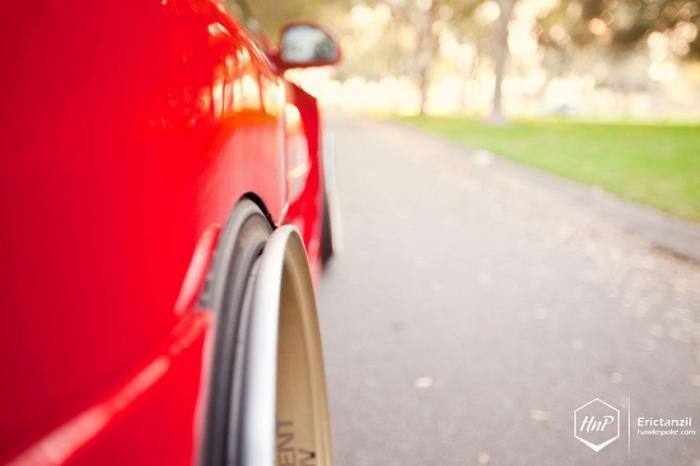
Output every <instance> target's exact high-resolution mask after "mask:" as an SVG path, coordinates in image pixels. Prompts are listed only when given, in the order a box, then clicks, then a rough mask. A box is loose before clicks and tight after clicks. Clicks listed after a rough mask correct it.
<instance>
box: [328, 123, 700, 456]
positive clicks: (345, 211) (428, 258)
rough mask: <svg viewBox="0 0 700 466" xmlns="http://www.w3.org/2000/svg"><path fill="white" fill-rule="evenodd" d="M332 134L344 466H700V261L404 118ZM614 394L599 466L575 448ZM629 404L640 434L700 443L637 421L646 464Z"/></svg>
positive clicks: (335, 339) (335, 317) (335, 403)
mask: <svg viewBox="0 0 700 466" xmlns="http://www.w3.org/2000/svg"><path fill="white" fill-rule="evenodd" d="M330 131H331V132H332V135H333V147H335V159H336V172H337V173H336V178H337V183H338V191H339V192H338V194H339V201H340V206H341V209H342V220H343V236H344V246H345V251H344V254H343V255H342V256H340V257H338V258H337V259H336V260H335V262H334V263H333V264H332V266H331V268H330V270H328V271H327V273H326V274H325V276H324V278H323V280H322V284H321V288H320V295H319V304H320V309H321V312H322V315H321V325H322V331H323V338H324V344H325V349H326V354H325V356H326V364H327V372H328V383H329V391H330V404H331V414H332V416H333V436H334V441H335V456H336V462H337V464H338V465H339V466H345V465H348V466H353V465H376V466H390V465H401V466H406V465H439V466H449V465H472V464H473V465H478V464H490V465H536V466H545V465H552V466H564V465H589V464H591V465H592V464H618V465H623V464H634V465H663V466H683V465H698V464H700V367H699V365H700V359H698V354H699V353H698V342H699V341H700V329H699V327H698V324H697V322H698V312H699V311H700V272H699V268H698V265H697V264H693V263H692V262H689V261H685V260H683V259H681V258H678V257H674V256H673V255H670V254H666V253H664V252H663V251H660V250H658V249H657V248H654V247H653V246H652V245H651V244H650V243H649V242H648V241H647V240H645V239H644V238H642V237H640V236H638V235H634V234H630V233H628V232H625V231H623V230H621V229H620V228H618V227H617V226H616V223H615V222H614V221H612V220H613V219H610V218H605V217H604V216H602V215H601V214H600V212H597V211H596V209H588V208H587V207H586V203H585V202H581V199H584V200H586V199H593V201H594V200H595V197H596V193H595V192H593V193H591V192H590V190H589V189H588V188H580V189H579V188H578V187H577V186H573V187H572V185H570V184H568V183H567V182H564V181H560V180H556V179H553V180H550V181H551V182H547V183H538V182H537V180H538V179H541V175H539V174H537V175H533V173H532V171H531V170H530V169H527V168H522V169H521V168H517V167H515V168H514V167H513V166H512V165H508V164H507V163H506V165H505V167H506V168H504V165H503V162H499V161H496V162H495V163H494V160H493V159H492V157H491V156H489V155H488V154H486V153H483V152H478V151H477V152H474V151H471V152H470V151H467V150H463V149H459V148H456V147H455V146H452V145H450V144H448V143H443V142H441V141H440V140H438V139H436V138H434V137H431V136H426V135H425V134H423V133H420V132H416V131H413V130H410V129H408V128H405V127H402V126H399V125H397V124H393V123H373V122H363V121H359V120H351V119H342V118H341V119H336V120H334V121H332V122H331V123H330ZM558 186H560V187H561V189H559V188H558ZM572 189H573V190H574V191H576V190H578V191H580V194H581V195H580V196H574V197H577V202H574V200H572V196H571V195H570V191H571V190H572ZM566 192H568V194H566ZM596 397H600V398H601V399H603V400H605V401H606V402H608V403H610V404H611V405H613V406H614V407H616V408H618V409H620V415H621V417H620V430H621V437H620V438H619V439H618V440H616V441H615V442H613V443H612V444H610V445H609V446H607V447H606V448H604V449H603V450H602V451H600V452H598V453H596V452H594V451H592V450H591V449H589V448H588V447H586V446H585V445H583V444H582V443H579V442H578V441H577V440H576V439H574V437H573V410H574V409H575V408H576V407H578V406H580V405H582V404H583V403H585V402H587V401H589V400H591V399H593V398H596ZM630 398H631V419H632V422H633V423H635V422H636V417H637V416H656V417H667V418H669V417H686V416H693V422H694V425H693V428H696V429H697V431H698V433H697V434H696V435H695V436H686V437H680V436H678V437H664V438H661V437H642V436H639V435H637V434H635V430H636V427H635V426H632V429H631V430H632V436H631V437H630V438H629V441H630V451H631V456H630V457H628V436H627V416H628V407H629V406H630Z"/></svg>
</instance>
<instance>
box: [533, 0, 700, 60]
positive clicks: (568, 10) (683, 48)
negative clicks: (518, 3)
mask: <svg viewBox="0 0 700 466" xmlns="http://www.w3.org/2000/svg"><path fill="white" fill-rule="evenodd" d="M540 24H541V26H542V34H541V35H540V42H541V43H542V44H543V45H545V46H548V47H553V48H560V49H561V48H565V47H566V46H567V45H569V44H572V45H574V46H576V47H577V48H579V49H580V48H584V47H593V46H599V47H600V48H603V49H605V50H607V51H608V52H609V53H611V54H618V55H619V54H625V53H628V52H630V51H632V50H634V49H635V48H636V47H638V46H639V45H640V44H641V43H642V42H643V41H645V40H647V39H648V38H649V36H650V34H651V33H653V32H659V33H662V34H665V35H667V36H668V37H669V39H670V43H669V49H670V52H671V53H672V54H673V55H675V56H676V57H677V58H679V59H698V58H700V35H699V34H698V30H699V29H700V2H698V0H560V1H559V2H558V5H557V6H556V7H555V8H553V9H552V10H551V11H550V12H549V14H547V15H545V16H544V17H542V18H541V20H540Z"/></svg>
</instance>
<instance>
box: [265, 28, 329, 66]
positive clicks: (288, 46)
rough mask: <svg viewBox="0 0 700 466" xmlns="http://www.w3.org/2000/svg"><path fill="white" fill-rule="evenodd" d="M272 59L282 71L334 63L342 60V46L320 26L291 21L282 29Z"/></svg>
mask: <svg viewBox="0 0 700 466" xmlns="http://www.w3.org/2000/svg"><path fill="white" fill-rule="evenodd" d="M272 60H273V61H274V62H275V64H276V65H277V67H278V68H279V69H280V70H282V71H284V70H288V69H290V68H309V67H312V66H326V65H333V64H335V63H338V61H340V46H339V45H338V43H337V42H336V40H335V39H334V38H333V36H332V35H331V34H330V33H329V32H327V31H326V30H325V29H323V28H321V27H320V26H317V25H315V24H312V23H291V24H288V25H287V26H285V27H284V28H283V29H282V32H281V34H280V46H279V50H278V51H276V52H275V53H273V55H272Z"/></svg>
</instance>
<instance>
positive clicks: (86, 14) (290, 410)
mask: <svg viewBox="0 0 700 466" xmlns="http://www.w3.org/2000/svg"><path fill="white" fill-rule="evenodd" d="M228 3H231V2H228ZM233 3H234V4H233V5H230V7H229V8H230V10H229V9H227V8H225V7H224V6H223V4H222V3H221V2H220V1H218V0H120V1H83V2H59V1H55V0H37V1H34V2H25V1H19V0H10V1H8V2H3V5H2V6H0V11H1V13H0V18H2V19H1V20H0V22H1V26H2V28H1V29H0V31H1V32H0V34H2V43H3V46H2V47H0V59H1V62H2V64H3V72H2V74H1V77H0V89H1V90H2V102H1V103H0V108H2V111H1V113H0V115H1V123H2V129H1V130H0V131H1V132H2V136H1V137H0V148H1V149H2V156H1V159H0V160H1V161H2V162H1V167H0V189H1V190H2V195H1V196H0V212H1V213H2V222H3V224H2V225H3V226H2V228H1V229H0V264H1V267H2V269H1V270H2V275H1V276H2V281H3V286H2V293H1V294H0V296H1V297H0V299H1V305H2V320H1V322H0V341H1V344H2V355H1V356H0V361H1V365H0V380H1V381H2V382H1V383H0V402H1V403H2V406H1V411H0V412H1V413H2V414H1V416H0V462H2V463H3V464H4V463H10V464H20V465H48V464H65V463H68V464H95V465H107V464H115V465H127V464H134V465H146V464H158V465H176V464H192V463H197V464H203V465H223V464H228V465H231V464H234V465H239V464H240V465H251V466H259V465H272V464H274V463H277V464H280V465H282V464H305V465H312V464H314V465H328V464H330V462H331V458H330V440H329V434H328V414H327V407H326V397H325V379H324V370H323V362H322V357H321V347H320V338H319V331H318V322H317V317H316V310H315V305H314V299H313V287H312V280H314V279H315V277H317V275H318V273H319V271H320V268H321V264H322V259H323V257H324V256H326V257H327V256H328V255H329V254H330V252H331V248H330V245H331V244H332V237H331V232H330V228H329V224H330V222H329V221H328V215H327V214H324V211H326V210H327V208H326V207H327V205H326V202H325V198H324V177H323V169H322V168H323V167H322V159H321V144H320V139H321V137H320V136H321V124H320V120H319V111H318V106H317V103H316V101H315V100H314V98H313V97H311V96H310V95H309V94H307V93H305V92H304V91H302V90H301V89H300V88H299V87H297V86H295V85H293V84H291V83H289V82H287V81H286V80H285V79H284V77H283V73H284V71H285V70H286V69H288V68H295V67H305V66H318V65H328V64H332V63H335V62H336V61H338V59H339V55H340V51H339V48H338V46H337V44H336V42H335V41H334V40H333V39H332V37H331V36H330V35H329V34H328V33H327V32H325V31H324V30H323V29H321V28H319V27H317V26H315V25H313V24H308V23H297V24H292V25H290V26H288V27H286V28H285V29H284V30H283V32H282V34H281V39H280V47H279V49H278V50H271V49H269V48H268V47H266V46H265V45H264V44H265V42H264V41H263V40H262V39H260V36H259V33H258V32H257V27H256V24H257V23H255V22H254V20H253V19H252V18H251V17H250V14H249V12H250V9H249V8H248V7H247V6H246V5H245V4H244V3H243V2H242V1H240V0H235V1H234V2H233ZM324 225H325V226H324Z"/></svg>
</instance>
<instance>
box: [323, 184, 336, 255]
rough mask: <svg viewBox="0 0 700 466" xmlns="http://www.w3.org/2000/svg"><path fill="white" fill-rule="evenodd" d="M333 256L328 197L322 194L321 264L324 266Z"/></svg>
mask: <svg viewBox="0 0 700 466" xmlns="http://www.w3.org/2000/svg"><path fill="white" fill-rule="evenodd" d="M334 254H335V250H334V247H333V227H332V224H331V209H330V206H329V201H328V195H327V194H326V193H325V191H324V193H323V218H322V219H321V262H322V263H323V264H324V265H325V264H326V263H327V262H328V261H329V260H330V259H331V258H332V257H333V255H334Z"/></svg>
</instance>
